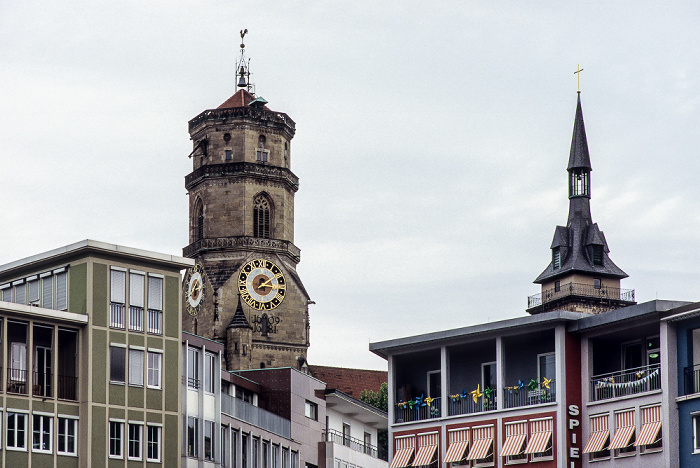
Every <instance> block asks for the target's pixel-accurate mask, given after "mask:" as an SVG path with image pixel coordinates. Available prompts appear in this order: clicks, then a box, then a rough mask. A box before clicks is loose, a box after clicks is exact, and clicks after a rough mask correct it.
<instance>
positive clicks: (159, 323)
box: [148, 309, 163, 335]
mask: <svg viewBox="0 0 700 468" xmlns="http://www.w3.org/2000/svg"><path fill="white" fill-rule="evenodd" d="M148 333H151V334H154V335H162V334H163V311H162V310H157V309H148Z"/></svg>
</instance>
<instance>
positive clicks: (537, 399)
mask: <svg viewBox="0 0 700 468" xmlns="http://www.w3.org/2000/svg"><path fill="white" fill-rule="evenodd" d="M548 385H549V388H548V387H547V386H544V385H542V384H539V385H538V386H537V388H534V389H532V390H530V389H529V388H528V387H527V386H523V388H513V387H506V388H504V389H503V392H504V393H503V402H504V405H503V406H504V408H518V407H520V406H531V405H540V404H542V403H551V402H554V401H557V390H556V388H557V387H556V381H554V380H551V381H549V383H548Z"/></svg>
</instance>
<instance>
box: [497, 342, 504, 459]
mask: <svg viewBox="0 0 700 468" xmlns="http://www.w3.org/2000/svg"><path fill="white" fill-rule="evenodd" d="M505 382H506V352H505V345H504V344H503V337H502V336H497V337H496V387H497V388H496V409H498V410H502V409H503V408H505V401H504V399H505V392H504V391H503V387H504V386H505ZM499 440H502V439H499ZM499 458H500V457H499Z"/></svg>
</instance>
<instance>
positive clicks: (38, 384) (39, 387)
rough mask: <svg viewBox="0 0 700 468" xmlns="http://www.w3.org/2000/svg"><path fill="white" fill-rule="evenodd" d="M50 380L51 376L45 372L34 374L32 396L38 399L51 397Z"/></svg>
mask: <svg viewBox="0 0 700 468" xmlns="http://www.w3.org/2000/svg"><path fill="white" fill-rule="evenodd" d="M52 379H53V374H49V373H47V372H34V381H33V383H34V385H33V386H32V394H33V395H34V396H38V397H44V398H51V397H52V396H53V393H52V388H51V387H52V385H51V381H52Z"/></svg>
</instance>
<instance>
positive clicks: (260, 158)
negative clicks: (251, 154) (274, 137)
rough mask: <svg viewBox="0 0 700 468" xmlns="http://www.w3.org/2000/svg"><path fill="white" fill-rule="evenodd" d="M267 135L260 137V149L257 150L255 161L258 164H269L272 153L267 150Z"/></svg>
mask: <svg viewBox="0 0 700 468" xmlns="http://www.w3.org/2000/svg"><path fill="white" fill-rule="evenodd" d="M265 140H266V139H265V135H260V136H259V137H258V147H257V149H256V150H255V160H256V161H257V162H262V163H265V162H267V159H268V156H269V154H270V151H268V150H266V149H265Z"/></svg>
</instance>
